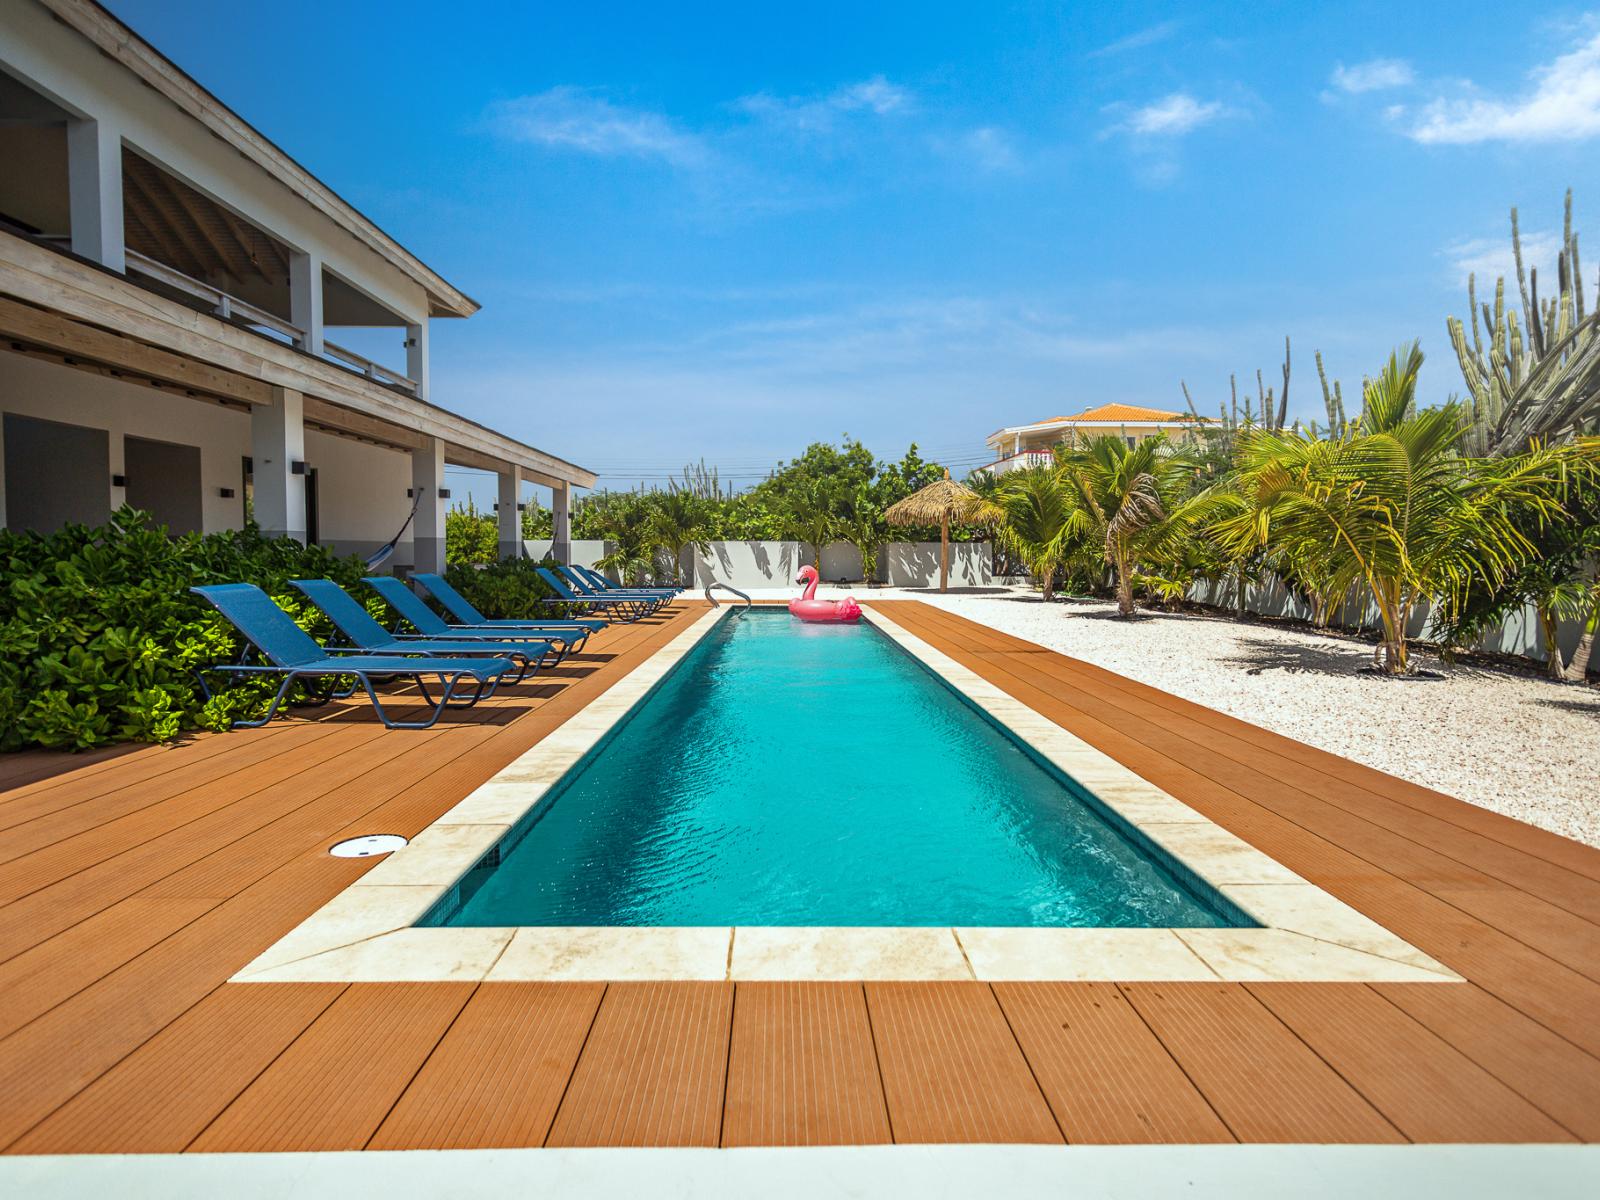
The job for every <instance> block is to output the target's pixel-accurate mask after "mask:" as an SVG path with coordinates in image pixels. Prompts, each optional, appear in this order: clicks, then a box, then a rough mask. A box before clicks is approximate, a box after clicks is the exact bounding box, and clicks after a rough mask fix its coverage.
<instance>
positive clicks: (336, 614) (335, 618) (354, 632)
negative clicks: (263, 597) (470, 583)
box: [289, 579, 561, 683]
mask: <svg viewBox="0 0 1600 1200" xmlns="http://www.w3.org/2000/svg"><path fill="white" fill-rule="evenodd" d="M289 586H290V587H292V588H296V589H298V590H299V591H300V593H301V594H302V595H304V596H305V598H306V599H307V600H309V601H311V603H313V604H315V605H316V606H317V607H318V608H320V609H321V610H322V611H323V612H324V613H326V614H327V616H328V620H330V621H332V622H333V623H334V625H335V626H336V627H337V628H338V630H339V632H340V633H342V634H344V636H345V637H347V638H349V639H350V643H351V645H352V646H354V647H355V648H356V649H357V650H364V651H366V652H367V653H369V654H421V655H424V656H425V657H428V658H434V657H439V658H479V657H483V656H487V657H489V658H509V659H510V660H511V661H512V662H514V663H517V664H518V666H519V668H520V669H519V670H518V672H517V677H516V678H515V679H514V680H512V682H513V683H521V682H522V681H523V680H524V679H526V678H527V677H528V674H529V672H530V671H531V672H534V673H537V672H538V670H539V667H540V666H542V665H553V664H554V663H555V662H559V661H560V659H561V651H560V650H559V649H558V648H557V647H555V646H553V645H551V644H550V643H549V642H546V641H536V640H534V639H533V638H523V639H522V640H520V641H512V640H507V641H498V642H490V641H474V640H467V641H454V642H453V641H450V640H448V639H444V638H415V637H400V636H397V635H395V634H392V633H390V632H389V631H388V630H387V629H385V628H384V627H383V626H382V625H380V624H378V622H377V621H375V620H373V619H372V614H371V613H369V612H367V610H366V609H364V608H362V607H361V605H360V603H359V602H358V601H357V600H356V599H355V597H353V596H351V595H350V593H349V592H347V591H345V590H344V589H343V588H342V587H340V586H339V585H338V584H337V583H335V582H333V580H331V579H291V580H290V581H289Z"/></svg>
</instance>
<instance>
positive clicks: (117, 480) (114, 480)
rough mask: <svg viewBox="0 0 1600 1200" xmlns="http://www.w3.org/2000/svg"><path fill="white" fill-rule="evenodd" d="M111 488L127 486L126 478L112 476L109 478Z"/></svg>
mask: <svg viewBox="0 0 1600 1200" xmlns="http://www.w3.org/2000/svg"><path fill="white" fill-rule="evenodd" d="M111 486H112V487H127V486H128V477H127V476H126V475H113V476H112V477H111Z"/></svg>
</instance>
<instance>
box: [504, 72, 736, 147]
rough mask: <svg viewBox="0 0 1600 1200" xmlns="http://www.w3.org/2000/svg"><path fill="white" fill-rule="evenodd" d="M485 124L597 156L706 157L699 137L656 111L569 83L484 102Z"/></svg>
mask: <svg viewBox="0 0 1600 1200" xmlns="http://www.w3.org/2000/svg"><path fill="white" fill-rule="evenodd" d="M485 118H486V120H487V122H488V124H489V127H490V128H491V129H492V130H494V131H495V132H496V133H497V134H499V135H500V136H501V137H504V138H507V139H510V140H511V141H517V142H531V143H533V144H534V145H539V146H548V147H551V148H553V149H559V150H571V151H575V152H577V153H581V154H592V155H595V156H597V157H600V158H624V157H631V158H656V159H660V160H662V161H663V162H668V163H671V164H673V165H674V166H696V165H699V164H701V163H704V162H705V161H706V159H707V158H708V157H709V153H708V150H707V148H706V145H705V143H704V142H702V141H701V140H700V139H699V138H698V137H696V136H695V135H693V134H691V133H687V132H685V131H683V130H681V129H679V128H678V127H677V126H676V125H674V124H673V123H672V121H671V120H669V119H668V118H666V117H664V116H662V115H661V114H660V113H654V112H648V111H645V110H642V109H630V108H623V107H621V106H619V105H616V104H612V103H611V102H610V101H609V100H606V99H605V98H604V97H601V96H597V95H595V94H593V93H592V92H588V91H585V90H584V89H582V88H575V87H566V86H562V87H553V88H551V89H550V90H549V91H547V92H539V93H537V94H536V95H532V96H518V97H516V98H514V99H511V100H501V101H497V102H496V103H494V104H492V105H490V106H489V108H488V110H487V111H486V113H485Z"/></svg>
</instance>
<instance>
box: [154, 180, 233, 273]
mask: <svg viewBox="0 0 1600 1200" xmlns="http://www.w3.org/2000/svg"><path fill="white" fill-rule="evenodd" d="M144 183H145V186H146V187H147V188H148V189H149V190H150V192H151V193H152V194H153V195H154V197H155V200H156V203H157V205H158V206H159V207H160V208H161V210H162V212H165V213H169V214H171V216H172V219H173V222H174V224H176V225H179V226H181V227H182V228H183V229H184V231H185V232H186V233H188V234H190V235H192V237H193V238H194V239H197V240H198V241H199V242H201V243H203V244H204V246H205V247H206V248H207V249H208V250H209V251H210V252H211V255H212V256H214V257H215V262H214V263H213V264H212V265H213V266H215V267H216V268H219V269H220V273H222V274H224V275H231V276H232V277H233V278H235V279H239V278H242V276H241V273H240V271H239V269H238V268H239V262H238V259H237V256H234V255H230V254H229V253H228V252H227V250H225V249H224V248H223V246H222V243H221V242H219V241H218V240H217V238H216V236H215V235H214V234H213V233H212V232H211V230H210V229H208V228H207V227H206V223H205V221H203V220H201V219H200V217H199V216H198V215H197V214H196V213H195V211H194V207H193V201H191V200H190V198H189V196H188V195H186V194H185V193H187V192H188V191H189V189H188V188H187V187H184V186H183V185H182V184H175V183H174V182H173V181H172V180H170V179H168V178H167V176H166V175H164V174H163V173H162V172H161V171H159V170H156V169H154V168H150V169H148V170H147V172H146V173H145V180H144ZM198 257H199V259H200V261H201V262H206V259H207V256H206V255H204V254H201V255H198ZM212 273H213V272H211V271H202V272H201V273H200V274H199V275H197V276H196V278H198V279H204V278H206V276H207V275H209V274H212Z"/></svg>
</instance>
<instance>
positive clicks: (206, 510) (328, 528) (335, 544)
mask: <svg viewBox="0 0 1600 1200" xmlns="http://www.w3.org/2000/svg"><path fill="white" fill-rule="evenodd" d="M0 413H16V414H19V415H21V416H27V417H37V418H40V419H42V420H46V421H59V422H62V423H63V424H67V425H82V426H87V427H88V428H91V429H102V430H105V431H106V432H107V434H108V437H109V441H110V452H111V455H110V456H111V473H113V474H124V473H125V472H124V471H123V469H122V463H123V454H122V446H123V440H124V439H125V438H126V437H129V436H132V437H142V438H150V439H152V440H155V441H161V442H175V443H177V444H179V445H184V446H196V447H198V448H199V450H200V485H201V511H202V515H203V520H204V527H203V530H202V532H205V533H217V532H220V531H222V530H227V529H238V528H240V527H242V525H243V524H244V459H245V458H246V457H247V456H249V454H250V415H249V413H247V412H244V411H243V410H241V409H236V408H224V407H223V406H221V405H218V404H211V403H208V402H206V401H201V400H191V399H189V398H187V397H184V396H179V395H176V394H172V393H168V392H163V391H158V390H157V389H155V388H149V387H144V386H141V385H138V384H133V383H125V382H123V381H121V380H118V379H112V378H110V377H107V376H104V375H99V374H96V373H93V372H90V371H83V370H78V369H77V368H74V367H66V366H62V365H60V364H58V363H52V362H47V361H43V360H40V359H36V358H28V357H26V356H24V355H21V354H11V353H5V352H0ZM305 453H306V462H307V463H308V464H309V465H310V466H311V467H313V468H315V469H316V472H317V493H318V495H317V501H318V502H317V509H318V540H319V542H320V543H321V544H323V545H326V546H328V547H329V548H331V549H333V550H334V551H335V552H337V553H340V554H359V555H362V556H365V555H367V554H370V553H371V552H372V551H373V550H375V549H377V547H378V546H380V545H382V544H384V543H386V542H387V541H388V540H389V539H390V538H391V537H393V536H394V535H395V533H396V531H397V530H399V528H400V526H401V524H402V523H404V521H405V519H406V515H407V514H408V513H409V512H410V511H411V500H410V499H409V498H408V497H407V496H406V489H407V488H409V487H410V486H411V459H410V456H409V455H408V454H406V453H405V452H403V451H399V450H392V449H389V448H388V447H384V446H376V445H372V444H370V443H367V442H358V441H354V440H352V439H350V438H342V437H336V436H334V435H332V434H328V433H322V432H320V431H318V430H315V429H308V430H306V435H305ZM82 486H83V487H85V488H95V487H101V488H104V489H105V495H106V512H107V513H108V514H109V513H110V512H111V511H112V510H114V509H116V508H118V507H120V506H121V505H122V504H123V502H124V501H125V500H126V499H127V496H126V493H125V491H124V490H123V489H122V488H115V487H112V485H111V480H110V479H109V478H107V479H105V480H89V479H86V480H83V481H82ZM224 489H230V490H232V492H233V495H232V496H231V497H225V496H223V495H222V492H223V490H224ZM412 561H413V556H412V552H411V539H410V536H409V531H408V534H407V536H406V537H404V538H402V539H401V541H400V544H399V545H398V546H397V547H396V550H395V554H394V557H393V559H392V560H391V562H390V564H389V565H390V567H391V568H392V567H393V566H399V565H406V564H409V563H411V562H412Z"/></svg>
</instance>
